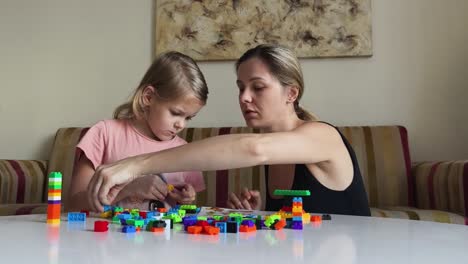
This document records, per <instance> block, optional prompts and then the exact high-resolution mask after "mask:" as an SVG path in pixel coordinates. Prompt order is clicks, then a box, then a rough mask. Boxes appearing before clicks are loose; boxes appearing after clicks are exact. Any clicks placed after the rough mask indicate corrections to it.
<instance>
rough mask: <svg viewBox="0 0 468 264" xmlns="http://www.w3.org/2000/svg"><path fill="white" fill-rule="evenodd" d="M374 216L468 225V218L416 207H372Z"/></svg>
mask: <svg viewBox="0 0 468 264" xmlns="http://www.w3.org/2000/svg"><path fill="white" fill-rule="evenodd" d="M371 215H372V216H373V217H389V218H401V219H409V220H421V221H430V222H439V223H448V224H460V225H468V218H466V217H464V216H461V215H458V214H454V213H450V212H445V211H439V210H421V209H417V208H414V207H404V206H394V207H387V208H373V207H372V208H371Z"/></svg>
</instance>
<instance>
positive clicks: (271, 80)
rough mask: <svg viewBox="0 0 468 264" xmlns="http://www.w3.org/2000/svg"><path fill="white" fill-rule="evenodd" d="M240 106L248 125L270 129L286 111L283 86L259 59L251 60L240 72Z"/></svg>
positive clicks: (240, 67) (239, 69)
mask: <svg viewBox="0 0 468 264" xmlns="http://www.w3.org/2000/svg"><path fill="white" fill-rule="evenodd" d="M237 87H238V88H239V105H240V108H241V111H242V114H243V116H244V119H245V122H246V123H247V126H249V127H253V128H262V129H269V128H271V127H273V126H274V124H275V123H276V122H279V121H280V120H281V119H282V118H283V117H284V113H285V112H286V110H287V108H286V102H287V99H286V97H287V96H286V94H285V91H284V88H283V86H282V85H281V83H280V82H279V81H278V80H277V79H276V78H275V77H274V76H272V75H271V74H270V71H269V69H268V67H267V65H266V64H265V63H264V62H263V61H261V60H260V59H258V58H252V59H249V60H247V61H245V62H243V63H242V64H240V65H239V68H238V70H237Z"/></svg>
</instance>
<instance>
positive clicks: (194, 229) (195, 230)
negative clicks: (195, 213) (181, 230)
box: [187, 226, 203, 234]
mask: <svg viewBox="0 0 468 264" xmlns="http://www.w3.org/2000/svg"><path fill="white" fill-rule="evenodd" d="M202 230H203V227H201V226H189V227H188V228H187V232H188V233H189V234H200V233H201V232H202Z"/></svg>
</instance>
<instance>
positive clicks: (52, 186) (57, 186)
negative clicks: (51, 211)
mask: <svg viewBox="0 0 468 264" xmlns="http://www.w3.org/2000/svg"><path fill="white" fill-rule="evenodd" d="M48 186H49V189H54V190H60V189H62V184H61V183H49V184H48Z"/></svg>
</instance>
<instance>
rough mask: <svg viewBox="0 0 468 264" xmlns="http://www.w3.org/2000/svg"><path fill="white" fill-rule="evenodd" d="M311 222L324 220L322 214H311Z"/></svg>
mask: <svg viewBox="0 0 468 264" xmlns="http://www.w3.org/2000/svg"><path fill="white" fill-rule="evenodd" d="M310 221H311V222H322V217H321V216H320V215H312V216H310Z"/></svg>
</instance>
